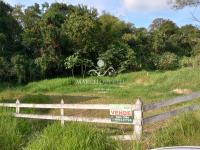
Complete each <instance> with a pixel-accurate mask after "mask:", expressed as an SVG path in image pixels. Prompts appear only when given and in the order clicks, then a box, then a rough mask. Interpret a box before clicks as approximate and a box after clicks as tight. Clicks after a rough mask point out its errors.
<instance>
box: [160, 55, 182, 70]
mask: <svg viewBox="0 0 200 150" xmlns="http://www.w3.org/2000/svg"><path fill="white" fill-rule="evenodd" d="M178 66H179V61H178V58H177V56H176V55H175V54H173V53H169V52H166V53H164V54H163V55H161V57H160V58H159V60H158V64H157V67H158V69H160V70H173V69H176V68H178Z"/></svg>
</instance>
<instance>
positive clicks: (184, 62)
mask: <svg viewBox="0 0 200 150" xmlns="http://www.w3.org/2000/svg"><path fill="white" fill-rule="evenodd" d="M179 64H180V66H181V67H193V66H194V58H192V57H183V58H182V59H181V60H180V61H179Z"/></svg>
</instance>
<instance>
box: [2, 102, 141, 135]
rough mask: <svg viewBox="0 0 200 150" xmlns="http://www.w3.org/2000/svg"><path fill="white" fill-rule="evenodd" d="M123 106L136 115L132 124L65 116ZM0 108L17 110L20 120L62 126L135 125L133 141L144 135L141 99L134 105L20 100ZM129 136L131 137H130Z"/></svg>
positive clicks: (3, 104) (106, 119)
mask: <svg viewBox="0 0 200 150" xmlns="http://www.w3.org/2000/svg"><path fill="white" fill-rule="evenodd" d="M121 105H123V106H124V107H128V108H131V110H132V111H133V113H134V120H133V122H131V123H128V122H127V123H126V122H112V121H111V118H87V117H76V116H65V114H64V110H65V109H75V110H76V109H87V110H88V109H90V110H110V109H111V108H112V107H117V106H121ZM0 107H11V108H16V113H15V114H14V116H15V117H18V118H29V119H44V120H60V121H61V124H62V125H64V122H65V121H77V122H91V123H108V124H124V125H133V126H134V133H133V135H132V136H131V139H132V138H133V137H134V138H136V139H140V137H141V134H142V102H141V101H140V99H138V100H137V102H136V103H135V105H134V104H132V105H131V104H64V101H63V100H61V103H60V104H28V103H20V101H19V100H17V101H16V103H0ZM21 108H39V109H60V115H59V116H54V115H38V114H22V113H20V109H21ZM128 136H129V135H128Z"/></svg>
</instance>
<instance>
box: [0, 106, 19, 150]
mask: <svg viewBox="0 0 200 150" xmlns="http://www.w3.org/2000/svg"><path fill="white" fill-rule="evenodd" d="M21 142H22V135H21V133H20V131H19V129H18V128H17V120H16V119H15V118H13V117H12V116H11V114H10V113H9V112H8V111H7V110H6V109H0V149H1V150H17V149H19V148H20V145H21Z"/></svg>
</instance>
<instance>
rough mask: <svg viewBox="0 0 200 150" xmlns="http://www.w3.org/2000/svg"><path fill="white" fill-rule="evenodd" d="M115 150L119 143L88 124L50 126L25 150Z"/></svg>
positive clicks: (56, 124)
mask: <svg viewBox="0 0 200 150" xmlns="http://www.w3.org/2000/svg"><path fill="white" fill-rule="evenodd" d="M49 149H53V150H60V149H63V150H83V149H85V150H93V149H95V150H115V149H119V146H118V145H117V142H114V141H113V140H111V139H110V138H109V137H108V136H107V135H106V133H105V132H103V131H100V130H97V129H95V128H94V127H92V126H90V125H86V124H78V123H68V124H67V125H66V126H64V127H61V126H60V124H58V123H55V124H54V125H51V126H48V127H47V128H46V129H45V130H44V131H43V132H42V133H41V135H40V136H38V137H37V138H36V139H35V140H33V141H30V143H29V145H28V146H27V147H26V148H25V150H49Z"/></svg>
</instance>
